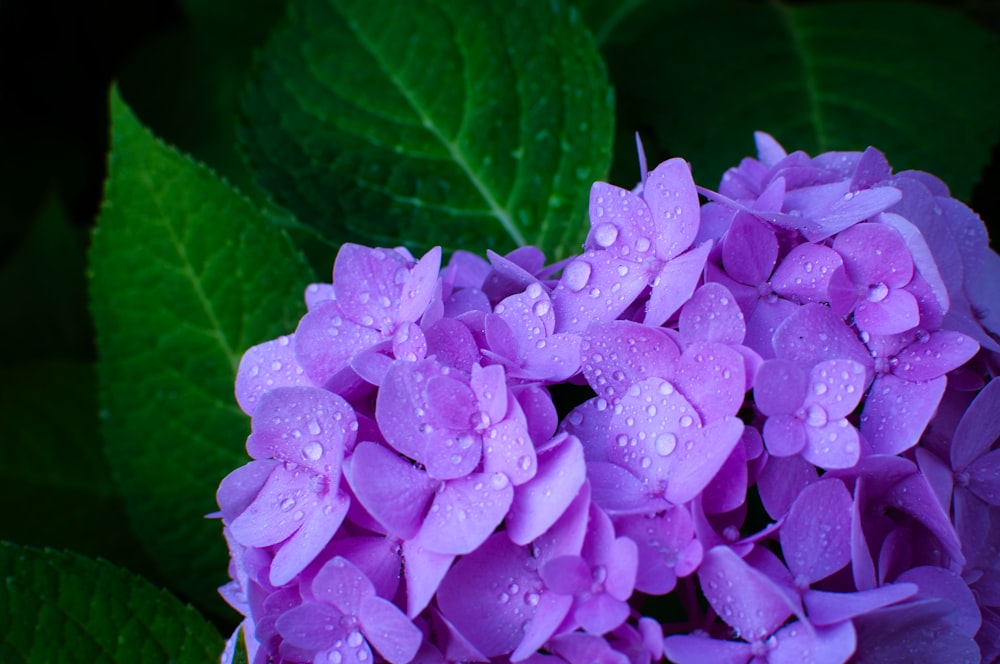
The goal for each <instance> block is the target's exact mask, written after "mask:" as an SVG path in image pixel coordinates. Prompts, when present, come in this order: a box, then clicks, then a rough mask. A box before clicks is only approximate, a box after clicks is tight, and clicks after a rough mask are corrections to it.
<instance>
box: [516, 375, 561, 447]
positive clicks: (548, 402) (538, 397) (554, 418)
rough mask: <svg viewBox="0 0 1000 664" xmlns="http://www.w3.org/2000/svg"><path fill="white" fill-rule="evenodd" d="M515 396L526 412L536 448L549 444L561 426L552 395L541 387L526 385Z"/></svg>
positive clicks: (517, 390) (530, 433)
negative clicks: (557, 428)
mask: <svg viewBox="0 0 1000 664" xmlns="http://www.w3.org/2000/svg"><path fill="white" fill-rule="evenodd" d="M515 396H516V397H517V403H518V404H520V406H521V410H522V411H524V417H525V420H526V421H527V423H528V434H529V435H530V436H531V440H532V442H534V444H535V446H536V447H537V446H541V445H543V444H545V443H547V442H548V441H549V440H550V439H551V438H552V436H553V434H555V432H556V427H557V426H559V414H558V413H557V412H556V407H555V406H554V405H553V403H552V395H550V394H549V391H548V390H546V389H545V388H544V387H541V386H540V385H524V386H520V387H518V388H517V389H516V391H515Z"/></svg>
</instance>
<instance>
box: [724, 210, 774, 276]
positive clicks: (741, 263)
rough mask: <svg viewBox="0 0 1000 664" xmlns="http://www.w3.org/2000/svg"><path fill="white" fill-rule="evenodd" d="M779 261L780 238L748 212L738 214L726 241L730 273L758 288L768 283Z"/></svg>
mask: <svg viewBox="0 0 1000 664" xmlns="http://www.w3.org/2000/svg"><path fill="white" fill-rule="evenodd" d="M777 260H778V238H777V236H776V235H775V234H774V230H773V229H772V228H771V227H770V226H769V225H768V224H767V223H765V222H763V221H760V220H759V219H757V218H755V217H753V216H752V215H750V214H748V213H746V212H740V213H737V215H736V217H735V218H734V219H733V223H732V224H731V225H730V227H729V230H728V231H727V232H726V237H725V239H724V240H723V242H722V265H723V267H725V269H726V274H728V275H729V276H730V277H732V278H733V279H735V280H736V281H739V282H741V283H744V284H747V285H749V286H757V285H759V284H763V283H765V282H766V281H768V277H770V276H771V272H773V271H774V265H775V263H776V262H777Z"/></svg>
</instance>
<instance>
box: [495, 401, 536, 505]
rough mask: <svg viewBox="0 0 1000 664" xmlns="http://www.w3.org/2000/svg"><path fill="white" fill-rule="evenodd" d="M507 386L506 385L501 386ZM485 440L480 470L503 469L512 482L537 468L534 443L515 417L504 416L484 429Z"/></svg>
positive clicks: (520, 480)
mask: <svg viewBox="0 0 1000 664" xmlns="http://www.w3.org/2000/svg"><path fill="white" fill-rule="evenodd" d="M503 389H504V390H506V387H504V388H503ZM486 439H487V441H488V442H487V444H486V447H485V449H484V451H483V471H484V472H487V473H503V474H504V475H506V476H507V477H508V478H510V481H511V483H512V484H513V485H514V486H518V485H519V484H524V483H525V482H527V481H528V480H530V479H531V478H532V477H534V476H535V472H536V470H537V468H538V460H537V457H536V455H535V446H534V445H532V444H531V438H530V436H529V435H528V431H527V430H526V429H525V427H524V424H523V422H521V421H519V420H518V419H514V418H511V419H507V420H504V421H502V422H500V423H498V424H496V425H494V426H492V427H490V428H489V430H488V431H487V433H486Z"/></svg>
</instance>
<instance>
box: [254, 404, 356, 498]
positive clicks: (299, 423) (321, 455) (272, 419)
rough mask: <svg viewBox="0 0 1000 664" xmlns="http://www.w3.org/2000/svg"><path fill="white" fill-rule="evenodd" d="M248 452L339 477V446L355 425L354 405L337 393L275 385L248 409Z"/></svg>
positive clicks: (344, 445) (347, 442)
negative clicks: (251, 415) (250, 412)
mask: <svg viewBox="0 0 1000 664" xmlns="http://www.w3.org/2000/svg"><path fill="white" fill-rule="evenodd" d="M254 413H255V415H254V418H253V433H252V434H250V437H249V438H248V439H247V452H249V453H250V456H252V457H254V458H256V459H261V458H275V459H281V460H282V461H291V462H293V463H297V464H301V465H303V466H306V467H307V468H310V469H312V470H313V471H315V472H317V473H322V474H324V475H326V476H327V477H329V478H332V480H333V481H336V480H337V478H339V476H340V464H341V461H343V458H344V450H345V448H347V447H348V446H351V445H353V444H354V438H355V435H356V431H357V428H358V423H357V418H356V417H355V415H354V409H353V408H351V406H350V405H349V404H348V403H347V402H346V401H344V399H343V398H341V397H340V396H339V395H336V394H333V393H332V392H327V391H326V390H322V389H319V388H316V387H281V388H278V389H274V390H271V391H270V392H268V393H267V394H265V395H264V396H263V397H262V398H261V400H260V402H259V403H258V404H257V409H256V410H255V411H254Z"/></svg>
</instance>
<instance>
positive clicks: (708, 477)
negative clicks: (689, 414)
mask: <svg viewBox="0 0 1000 664" xmlns="http://www.w3.org/2000/svg"><path fill="white" fill-rule="evenodd" d="M742 433H743V422H741V421H740V420H739V419H737V418H735V417H724V418H722V419H720V420H715V421H714V422H711V423H709V424H708V425H706V426H704V427H702V428H701V429H700V430H699V431H698V432H697V433H696V435H695V439H694V440H692V441H688V442H685V443H683V444H679V445H678V452H679V454H678V456H677V459H676V460H675V463H674V465H673V466H672V467H671V468H670V472H669V474H668V477H667V488H666V489H665V490H664V492H663V497H664V498H666V499H667V500H668V501H670V502H671V503H673V504H674V505H680V504H683V503H686V502H688V501H689V500H692V499H694V498H695V496H697V495H698V494H699V493H700V492H701V491H702V490H703V489H704V488H705V487H706V486H707V485H708V483H709V482H711V481H712V479H713V478H714V477H715V476H716V474H717V473H718V472H719V468H720V467H722V464H723V463H725V461H726V459H727V458H728V457H729V455H730V454H731V453H732V451H733V448H734V447H735V446H736V445H737V444H738V443H739V441H740V436H741V434H742Z"/></svg>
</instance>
